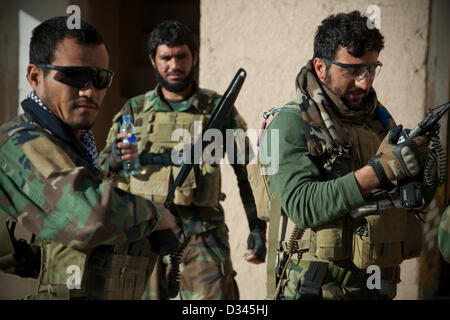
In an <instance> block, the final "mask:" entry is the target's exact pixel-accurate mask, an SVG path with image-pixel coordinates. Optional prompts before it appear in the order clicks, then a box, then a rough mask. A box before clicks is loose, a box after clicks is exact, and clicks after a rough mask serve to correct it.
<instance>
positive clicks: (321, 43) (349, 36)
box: [313, 11, 384, 60]
mask: <svg viewBox="0 0 450 320" xmlns="http://www.w3.org/2000/svg"><path fill="white" fill-rule="evenodd" d="M367 20H368V18H367V17H365V16H363V15H361V13H360V12H359V11H352V12H350V13H339V14H337V15H331V16H329V17H328V18H326V19H324V20H323V21H322V24H321V25H320V26H319V27H318V28H317V32H316V36H315V38H314V57H313V58H327V59H331V60H333V59H335V57H336V53H337V51H338V49H339V46H341V47H344V48H346V49H347V50H348V52H349V53H350V54H351V55H352V56H354V57H361V56H363V55H364V54H365V53H366V52H368V51H374V50H375V51H377V52H378V53H379V52H380V51H381V49H383V48H384V37H383V35H382V34H381V33H380V31H379V30H378V29H377V28H375V27H373V28H369V27H368V25H367Z"/></svg>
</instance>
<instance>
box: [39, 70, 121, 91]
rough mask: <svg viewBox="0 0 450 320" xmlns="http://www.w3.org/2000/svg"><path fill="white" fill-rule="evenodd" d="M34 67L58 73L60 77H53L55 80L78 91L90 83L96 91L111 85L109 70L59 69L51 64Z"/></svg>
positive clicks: (112, 73) (111, 75) (110, 72)
mask: <svg viewBox="0 0 450 320" xmlns="http://www.w3.org/2000/svg"><path fill="white" fill-rule="evenodd" d="M36 66H38V67H39V68H42V69H51V70H57V71H59V72H60V75H57V76H56V77H55V79H56V80H58V81H59V82H62V83H64V84H67V85H69V86H72V87H75V88H79V89H83V88H86V87H87V86H88V85H89V83H90V82H91V81H92V83H93V84H94V87H95V88H97V89H98V90H102V89H106V88H108V87H109V86H110V85H111V82H112V79H113V76H114V72H112V71H111V70H107V69H103V68H96V67H61V66H54V65H51V64H36Z"/></svg>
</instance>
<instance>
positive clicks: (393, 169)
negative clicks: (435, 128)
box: [368, 125, 429, 184]
mask: <svg viewBox="0 0 450 320" xmlns="http://www.w3.org/2000/svg"><path fill="white" fill-rule="evenodd" d="M402 129H403V127H402V126H401V125H400V126H397V127H396V128H394V129H392V130H391V131H390V132H389V133H388V134H387V135H386V137H385V138H384V139H383V141H382V142H381V144H380V146H379V148H378V151H377V154H376V155H375V156H374V157H373V158H372V159H370V160H369V163H368V165H369V166H371V167H372V168H373V169H374V171H375V174H376V175H377V177H378V180H379V181H380V183H381V184H385V183H387V182H389V181H395V180H402V179H404V178H406V177H414V176H416V175H418V174H419V173H420V172H421V171H422V169H423V166H424V164H425V159H426V154H427V152H426V151H427V149H428V145H429V139H428V138H427V137H426V136H419V137H415V138H412V139H411V138H406V140H405V141H404V142H402V143H400V144H396V142H397V140H398V138H399V137H400V133H401V131H402Z"/></svg>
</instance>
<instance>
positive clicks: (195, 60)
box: [193, 52, 198, 66]
mask: <svg viewBox="0 0 450 320" xmlns="http://www.w3.org/2000/svg"><path fill="white" fill-rule="evenodd" d="M193 59H194V60H193V64H194V66H195V65H196V64H197V62H198V54H197V52H195V53H194V57H193Z"/></svg>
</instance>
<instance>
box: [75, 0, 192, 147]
mask: <svg viewBox="0 0 450 320" xmlns="http://www.w3.org/2000/svg"><path fill="white" fill-rule="evenodd" d="M72 3H74V4H77V5H79V6H80V9H81V13H82V18H83V19H86V20H87V21H88V22H90V23H92V24H93V25H94V26H96V27H97V28H98V29H99V31H100V32H101V33H102V35H103V36H104V37H105V39H106V41H107V42H108V44H109V46H110V67H111V69H112V70H113V71H114V73H115V75H114V81H113V85H112V86H111V88H110V89H109V90H108V93H107V95H106V97H105V100H104V103H103V107H102V111H101V113H100V115H99V117H98V118H97V121H96V123H95V125H94V127H93V131H94V134H95V137H96V142H97V149H98V150H99V151H100V150H102V149H103V147H104V145H105V140H106V136H107V134H108V131H109V128H110V126H111V120H112V118H113V116H114V115H115V114H116V113H117V112H118V111H119V110H120V108H121V107H122V105H123V104H124V103H125V102H126V101H127V100H128V99H130V98H132V97H134V96H136V95H139V94H143V93H145V92H147V91H149V90H151V89H153V88H154V86H155V84H156V80H155V77H154V75H153V67H152V65H151V63H150V61H149V59H148V51H147V40H148V37H149V35H150V32H151V31H152V30H153V28H154V27H155V26H156V25H158V24H159V23H160V22H162V21H163V20H166V19H173V20H179V21H181V22H183V23H184V24H186V25H188V26H189V27H190V28H191V30H192V31H193V32H194V33H195V34H196V35H197V38H199V29H200V28H199V24H200V1H199V0H169V1H167V0H147V1H140V0H126V1H125V0H113V1H103V0H100V1H99V0H96V1H88V0H84V1H83V0H81V1H72ZM197 65H198V64H197ZM195 74H196V75H198V70H196V72H195Z"/></svg>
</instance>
